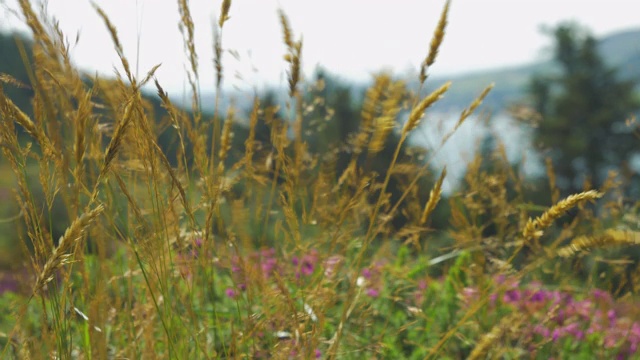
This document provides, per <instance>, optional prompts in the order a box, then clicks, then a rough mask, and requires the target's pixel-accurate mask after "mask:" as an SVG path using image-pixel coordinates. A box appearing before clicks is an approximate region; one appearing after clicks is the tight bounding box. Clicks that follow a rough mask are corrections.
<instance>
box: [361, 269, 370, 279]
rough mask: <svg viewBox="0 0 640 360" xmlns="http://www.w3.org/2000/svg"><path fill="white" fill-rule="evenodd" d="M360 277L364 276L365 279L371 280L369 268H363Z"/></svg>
mask: <svg viewBox="0 0 640 360" xmlns="http://www.w3.org/2000/svg"><path fill="white" fill-rule="evenodd" d="M362 276H364V278H365V279H367V280H368V279H371V269H369V268H364V269H362Z"/></svg>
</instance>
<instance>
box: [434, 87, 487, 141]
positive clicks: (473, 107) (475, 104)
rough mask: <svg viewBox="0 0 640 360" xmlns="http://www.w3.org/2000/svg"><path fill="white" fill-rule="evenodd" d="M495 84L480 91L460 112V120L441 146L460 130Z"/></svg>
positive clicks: (443, 139) (444, 138)
mask: <svg viewBox="0 0 640 360" xmlns="http://www.w3.org/2000/svg"><path fill="white" fill-rule="evenodd" d="M494 85H495V84H493V83H492V84H490V85H489V86H487V87H486V88H484V90H482V92H481V93H480V95H479V96H478V97H477V98H476V99H475V100H473V102H472V103H471V105H469V107H468V108H466V109H464V110H463V111H462V113H461V114H460V118H459V119H458V121H457V122H456V125H455V126H454V127H453V129H452V130H451V131H450V132H448V133H447V134H446V135H445V136H444V137H443V138H442V141H441V145H444V143H446V142H447V141H448V140H449V138H450V137H451V136H453V134H455V132H456V131H458V129H459V128H460V126H462V124H463V123H464V121H465V120H466V119H467V118H468V117H469V116H470V115H471V114H473V112H474V111H475V110H476V109H477V108H478V106H480V104H482V101H484V98H485V97H487V95H488V94H489V92H490V91H491V89H493V86H494Z"/></svg>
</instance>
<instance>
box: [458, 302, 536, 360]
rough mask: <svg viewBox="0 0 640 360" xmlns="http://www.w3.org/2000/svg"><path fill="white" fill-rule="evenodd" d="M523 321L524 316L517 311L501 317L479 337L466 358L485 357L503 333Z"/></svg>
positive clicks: (471, 359)
mask: <svg viewBox="0 0 640 360" xmlns="http://www.w3.org/2000/svg"><path fill="white" fill-rule="evenodd" d="M523 321H524V317H523V315H522V313H520V312H517V311H516V312H514V313H512V314H510V315H508V316H505V317H503V318H502V319H501V320H500V322H499V323H497V324H496V325H495V326H494V327H493V328H491V331H489V332H488V333H486V334H484V335H483V336H482V338H480V341H478V343H477V344H476V347H475V348H473V350H472V351H471V354H469V357H468V360H477V359H485V358H486V356H487V354H488V353H489V350H491V349H492V348H495V347H496V345H497V344H498V342H499V341H500V338H502V337H503V336H504V334H505V333H508V332H515V331H517V329H518V328H519V327H520V325H521V324H522V323H523Z"/></svg>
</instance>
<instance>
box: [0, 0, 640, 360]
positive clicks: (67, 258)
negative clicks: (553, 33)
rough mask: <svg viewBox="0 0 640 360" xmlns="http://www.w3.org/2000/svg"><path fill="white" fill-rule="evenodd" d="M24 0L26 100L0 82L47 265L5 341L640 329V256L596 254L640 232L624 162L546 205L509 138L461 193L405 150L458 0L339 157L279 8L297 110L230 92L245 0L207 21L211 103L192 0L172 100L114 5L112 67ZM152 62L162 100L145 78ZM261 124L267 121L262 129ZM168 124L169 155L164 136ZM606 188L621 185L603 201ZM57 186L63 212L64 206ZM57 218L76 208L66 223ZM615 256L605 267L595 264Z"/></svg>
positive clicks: (80, 343)
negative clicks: (93, 60) (423, 189)
mask: <svg viewBox="0 0 640 360" xmlns="http://www.w3.org/2000/svg"><path fill="white" fill-rule="evenodd" d="M19 3H20V9H19V10H20V12H21V13H22V15H23V16H24V18H25V20H26V23H27V25H28V26H29V28H30V29H31V31H32V35H33V40H34V42H33V49H32V51H33V63H27V64H25V65H26V66H27V68H28V69H29V71H30V79H31V84H30V86H31V87H32V89H33V91H34V97H33V112H32V113H33V116H32V117H30V116H29V115H27V113H28V112H27V111H26V109H19V108H18V107H17V106H15V104H14V103H13V102H12V101H11V99H9V98H8V97H7V96H6V95H5V93H4V92H3V87H7V86H12V84H13V81H12V79H11V78H10V77H8V76H3V77H2V78H0V80H2V83H1V84H0V114H1V116H2V121H1V122H0V147H1V149H2V153H3V157H4V160H3V161H6V162H7V163H8V164H9V166H10V168H11V170H12V171H13V175H14V177H15V184H16V186H15V189H14V194H15V201H16V202H17V204H18V206H19V208H20V209H21V210H22V212H21V214H22V217H21V222H20V228H21V229H24V231H18V232H16V234H19V236H20V241H21V244H22V247H23V248H24V252H25V253H27V254H29V259H30V264H29V267H30V270H31V274H32V278H30V279H29V281H31V283H32V284H33V285H32V286H30V289H31V290H30V291H29V292H28V293H27V294H26V296H17V295H16V296H15V297H7V298H6V299H8V300H6V299H5V300H3V301H4V303H3V304H5V305H7V308H9V307H10V308H11V314H12V316H11V317H10V318H7V319H2V321H0V324H2V325H3V326H5V328H2V329H0V330H1V331H3V332H2V333H0V339H3V344H4V345H3V347H2V358H20V359H22V358H24V359H29V358H34V359H43V358H61V359H70V358H78V359H93V358H95V359H119V358H133V359H139V358H145V359H146V358H171V359H196V358H206V359H209V358H276V359H281V358H282V359H285V358H331V359H334V358H340V359H344V358H358V359H359V358H464V357H470V358H474V359H477V358H485V357H487V356H488V357H491V358H495V357H526V355H527V354H529V355H530V356H532V357H540V358H549V357H551V356H562V357H566V356H569V354H577V355H576V356H582V357H584V358H591V357H590V356H594V355H595V356H596V357H601V358H602V357H607V356H614V355H622V356H625V355H628V354H632V353H634V352H635V351H636V346H637V344H638V343H640V325H638V323H636V322H634V321H635V320H636V318H637V314H636V313H635V312H634V311H630V310H629V308H626V307H625V306H626V305H625V304H627V301H628V300H629V299H631V297H627V300H625V299H622V300H618V299H614V298H613V297H612V296H611V295H610V293H612V294H614V295H616V296H618V297H621V298H622V295H623V294H624V293H626V292H629V290H631V292H633V291H635V286H636V284H637V275H638V272H637V269H635V268H633V269H631V270H629V268H628V267H627V268H624V269H623V268H622V267H621V266H618V265H619V264H618V265H616V263H615V262H614V260H611V259H608V260H607V258H605V257H603V256H602V254H605V255H606V254H610V253H606V252H603V253H597V256H591V255H589V253H590V251H591V249H594V248H606V247H610V246H612V245H622V246H630V245H631V246H633V245H637V243H638V241H639V237H640V235H639V234H640V233H638V231H637V224H635V225H634V224H633V223H629V222H625V220H624V219H629V217H633V216H634V212H633V210H632V209H629V208H626V207H624V206H623V205H621V204H622V203H621V200H620V199H619V198H617V197H616V196H615V194H616V190H615V189H616V185H615V184H614V182H615V181H614V180H613V179H615V174H614V175H612V181H611V182H609V183H608V185H607V187H606V188H603V189H599V191H596V190H588V191H587V189H585V192H583V193H580V194H575V195H572V196H569V197H567V198H566V199H564V200H561V199H559V197H558V196H557V195H554V196H553V203H552V204H551V205H552V206H550V207H548V208H547V207H543V208H542V209H543V210H544V211H543V212H542V213H541V214H539V216H536V215H535V214H536V213H537V211H538V210H539V208H540V206H537V205H540V203H541V202H542V201H541V200H540V199H536V200H538V202H537V203H536V204H530V203H529V202H530V199H529V198H527V196H528V195H527V194H530V193H531V190H530V187H529V184H528V183H527V182H526V179H524V178H523V176H522V175H521V174H520V173H519V169H518V168H514V167H513V166H511V165H509V164H508V161H507V160H506V155H505V153H504V149H503V148H502V147H501V146H498V147H496V148H495V149H494V150H493V152H492V153H491V154H487V156H489V157H488V158H482V157H477V158H476V159H475V160H474V161H473V162H472V163H470V164H469V167H468V172H467V174H466V176H465V179H464V185H463V190H462V191H461V192H460V193H457V194H454V195H452V196H450V197H449V198H448V199H446V200H447V201H444V200H445V199H443V198H442V184H443V181H445V179H446V176H447V173H446V169H440V170H439V171H438V173H439V177H438V179H437V181H436V182H435V183H434V184H433V187H432V188H431V189H429V190H428V191H427V193H428V194H429V196H428V197H426V198H424V197H420V196H417V194H418V191H419V188H418V187H419V186H420V185H421V184H423V182H422V180H423V179H424V177H425V175H426V174H427V173H428V171H429V166H430V163H429V162H428V161H427V162H426V163H419V162H410V161H405V160H404V159H406V158H405V157H401V156H400V155H401V152H402V149H403V146H404V145H405V143H406V142H407V139H408V138H409V136H410V135H411V133H412V132H413V131H414V130H415V129H416V128H417V127H418V126H419V123H420V122H421V121H423V120H424V118H425V113H428V110H429V108H430V106H432V105H433V104H434V103H436V102H437V101H438V100H439V99H440V98H441V97H442V96H444V95H446V92H447V91H448V90H449V88H450V86H451V83H447V84H445V85H443V86H442V87H440V88H438V89H436V90H434V91H433V92H431V93H429V94H426V95H423V91H422V90H423V86H424V85H425V83H427V81H428V75H429V74H428V71H429V68H430V67H431V65H433V64H434V63H435V61H436V58H437V54H438V52H439V48H440V45H441V44H442V42H443V41H444V37H445V34H446V26H447V16H448V9H449V2H446V4H445V6H444V9H443V11H442V13H441V16H440V19H439V21H438V22H437V25H436V29H435V32H434V35H433V38H432V40H431V42H430V47H429V49H428V51H427V56H426V57H425V59H424V61H423V62H422V63H421V64H419V66H420V75H419V78H418V79H417V80H418V82H419V89H414V91H413V92H412V91H410V89H408V88H407V85H406V84H405V83H404V82H402V81H400V80H397V79H395V78H394V77H393V76H392V75H390V74H380V75H377V76H376V77H375V78H374V81H373V84H372V86H371V88H370V89H369V90H368V91H367V92H366V95H365V99H364V103H363V108H362V111H361V122H360V128H359V130H358V132H357V133H356V134H353V136H352V137H351V138H349V140H348V141H347V142H346V143H344V144H339V149H348V152H347V153H350V154H351V159H350V160H349V161H348V163H347V164H348V165H347V166H346V167H345V168H344V170H343V171H341V172H339V173H338V172H337V171H336V169H337V167H336V166H335V164H336V161H337V155H336V154H337V153H338V150H337V149H336V151H331V152H329V153H327V154H313V153H311V152H310V151H309V149H308V145H307V143H306V141H305V137H304V136H303V129H308V130H309V129H310V130H312V131H313V128H312V127H310V126H309V124H308V123H307V121H308V119H307V113H306V112H305V111H304V109H305V108H306V107H307V106H308V105H310V104H308V103H307V101H308V100H307V98H306V97H305V96H304V95H305V86H303V85H304V84H305V79H304V76H303V74H302V71H301V62H302V61H303V55H304V53H303V46H302V44H303V43H302V40H301V38H300V40H298V37H296V35H295V32H294V29H292V28H291V26H290V25H289V22H288V19H287V16H286V15H285V13H284V12H280V14H279V15H280V22H281V25H282V29H283V39H284V43H285V45H286V51H287V53H286V54H285V60H286V63H285V64H284V65H286V66H287V67H288V70H287V75H288V100H287V103H286V108H285V114H286V117H287V118H286V119H285V121H278V120H276V119H275V118H274V116H273V114H274V113H275V112H276V109H274V108H272V107H265V106H264V105H263V104H262V103H261V102H260V100H259V99H258V98H257V97H256V99H255V100H254V102H253V108H252V109H251V110H250V111H249V113H248V115H245V114H244V113H243V112H242V111H240V109H236V108H234V107H233V106H231V107H229V108H228V109H227V110H226V114H222V113H220V111H219V109H218V106H219V104H220V102H221V97H223V96H224V93H223V91H222V85H221V84H222V82H223V76H224V68H223V66H222V64H223V62H222V56H223V54H224V53H225V50H224V47H223V45H222V44H223V42H222V40H223V29H224V25H225V23H226V22H227V21H236V19H235V18H233V20H230V19H231V18H232V17H231V16H230V14H232V12H233V5H232V4H231V1H223V3H222V8H221V9H220V17H219V21H218V22H217V23H216V25H215V36H214V42H215V43H214V44H213V46H214V49H215V59H214V66H215V70H216V79H215V81H216V84H215V86H216V89H217V91H216V100H215V106H216V111H215V113H214V114H213V115H211V116H208V115H206V114H205V113H204V112H203V111H202V108H201V107H202V104H201V101H200V92H199V89H200V81H201V79H200V76H199V74H198V55H197V53H196V50H195V40H194V32H195V25H194V23H193V21H192V20H191V15H190V11H189V6H188V2H186V1H179V9H180V17H181V23H180V30H181V31H182V34H183V36H184V41H185V44H186V46H185V48H186V52H187V54H186V55H187V57H188V59H189V67H188V69H187V77H188V79H189V80H188V81H189V85H190V89H191V93H192V95H193V97H192V108H191V111H190V112H187V111H184V110H182V109H180V108H178V107H177V106H175V105H174V104H173V103H172V102H171V100H170V97H169V95H168V93H167V92H166V91H165V90H164V89H163V88H162V84H160V83H159V82H158V81H157V80H156V79H155V77H154V72H155V71H156V69H157V67H154V68H152V69H149V71H148V73H147V74H146V75H145V76H144V77H143V78H141V79H139V78H136V76H134V75H133V74H134V72H133V71H132V70H131V68H130V64H129V61H128V60H127V57H126V54H125V53H124V51H123V48H122V46H121V45H120V41H119V38H118V33H117V29H115V27H114V26H113V25H112V24H111V22H110V20H109V16H110V15H109V14H106V13H105V12H104V11H102V10H101V9H100V8H99V7H98V6H96V7H95V9H96V11H97V12H98V14H99V15H100V17H101V19H102V20H103V22H104V24H105V26H106V28H107V30H108V31H109V32H110V34H111V37H112V40H113V45H114V47H115V50H116V52H117V54H118V56H119V57H120V60H121V63H120V65H119V66H118V70H119V74H118V76H117V77H116V78H115V79H112V80H106V79H102V78H91V79H88V78H87V77H86V75H83V74H81V73H80V72H79V71H78V69H77V68H75V67H74V66H73V65H72V62H71V61H70V59H69V56H68V49H67V47H66V46H67V45H66V44H67V41H66V38H65V36H64V34H62V32H61V31H60V30H59V28H58V27H57V23H55V22H52V21H51V20H50V19H49V18H48V17H47V16H46V14H44V13H38V12H36V11H35V10H34V9H33V8H32V7H31V4H30V2H28V1H26V0H24V1H20V2H19ZM237 20H238V21H241V19H237ZM152 81H153V83H154V84H155V87H156V90H157V95H158V97H159V99H160V100H161V102H162V105H163V107H164V109H165V110H166V114H165V116H164V117H163V118H162V119H157V117H156V114H154V113H153V111H152V107H151V106H150V104H149V103H148V102H147V100H145V97H144V96H143V93H142V91H141V88H142V87H143V86H144V85H145V84H148V83H151V82H152ZM490 90H491V86H488V87H487V88H486V89H485V90H484V91H482V92H481V93H480V94H479V96H478V98H477V99H475V100H474V101H473V102H472V103H471V104H470V105H469V107H468V108H467V109H465V110H464V111H463V112H462V113H461V115H460V118H459V121H458V123H457V124H456V125H455V128H454V129H452V132H453V131H455V130H456V129H457V128H459V127H460V126H463V124H464V121H465V119H467V118H468V117H469V116H470V115H472V113H473V112H474V111H476V109H477V108H478V107H479V106H480V105H481V102H482V100H483V99H484V98H485V96H486V95H487V94H488V92H489V91H490ZM405 115H406V116H405ZM244 117H248V119H244ZM404 118H406V120H404V122H403V119H404ZM239 120H242V121H239ZM245 120H246V121H245ZM241 122H242V123H247V124H249V129H248V135H247V137H246V139H244V149H240V150H241V151H243V156H240V157H237V158H234V157H231V156H230V152H232V151H237V150H238V149H233V148H232V146H231V144H232V141H231V140H232V138H233V136H234V133H233V132H234V129H235V127H234V124H235V123H241ZM259 124H261V125H264V126H267V127H268V128H269V132H270V143H269V144H260V143H258V141H257V140H256V131H257V130H256V129H257V127H258V126H259ZM16 125H17V127H16ZM394 131H396V132H397V133H399V136H400V137H399V139H400V140H399V141H398V142H397V145H396V148H395V149H394V150H393V157H392V159H391V161H390V165H389V168H388V169H387V171H386V172H385V173H383V174H380V175H379V176H376V174H373V173H371V172H370V171H366V169H365V167H366V163H367V162H371V161H375V160H376V155H377V154H378V153H379V152H380V151H382V150H383V149H384V148H385V147H386V146H389V142H388V141H387V139H388V137H389V136H390V135H391V134H392V133H393V132H394ZM19 133H25V135H24V136H29V142H25V141H21V139H20V138H19V135H18V134H19ZM167 133H169V134H170V135H171V136H172V138H173V139H175V144H177V145H176V146H177V151H176V153H175V158H170V157H169V155H168V153H167V152H166V151H165V149H163V148H162V147H161V146H160V142H159V139H160V137H161V136H166V135H167ZM20 136H22V135H20ZM449 138H450V134H448V135H447V136H445V138H443V140H442V144H441V145H443V144H444V143H445V142H446V141H448V139H449ZM340 151H342V150H340ZM436 151H437V150H436ZM363 157H365V158H366V161H362V158H363ZM550 174H551V177H550V178H551V179H553V177H552V176H553V171H552V169H551V170H550ZM400 177H403V179H405V180H406V181H402V182H396V183H398V184H400V185H398V188H399V191H400V196H398V197H391V195H390V189H389V188H390V183H391V182H392V180H393V179H395V178H400ZM36 179H37V180H36ZM553 184H554V182H553V181H551V187H552V190H553V187H554V185H553ZM605 193H610V194H613V195H611V196H609V197H608V198H605V199H602V200H599V201H600V203H599V204H600V206H597V207H594V206H590V205H589V203H592V202H594V201H596V200H597V199H599V198H602V197H603V196H604V194H605ZM38 194H41V196H40V195H38ZM554 194H555V192H554ZM604 201H606V203H605V204H603V202H604ZM440 206H448V209H450V210H449V214H448V216H449V223H450V228H449V229H448V230H447V231H445V232H443V231H440V232H435V231H433V229H431V228H430V220H431V216H432V215H433V214H434V211H437V208H438V207H440ZM60 208H62V209H63V213H64V215H65V216H54V212H56V211H59V210H57V209H60ZM401 213H402V215H403V216H404V217H405V218H406V219H407V221H406V224H404V225H403V226H402V227H401V228H395V227H394V226H392V225H391V220H392V219H393V218H394V217H395V216H398V215H399V214H401ZM568 213H569V215H567V214H568ZM563 217H564V218H567V219H568V220H566V221H565V222H564V223H563V224H562V226H554V223H556V222H557V221H558V220H560V219H561V218H563ZM636 219H637V218H636ZM56 222H64V224H63V226H62V227H63V228H65V227H66V230H65V231H64V234H63V235H62V237H60V238H59V239H55V238H54V236H53V233H54V232H55V231H54V229H55V228H59V227H60V224H56ZM604 262H609V264H611V265H610V266H609V267H607V268H606V269H607V270H608V271H610V272H609V273H603V274H600V273H599V271H601V270H602V266H601V264H602V263H604ZM621 269H623V270H624V271H627V273H624V274H623V273H622V272H621V271H617V272H616V270H621ZM575 271H579V272H580V273H581V274H582V275H581V276H573V275H572V272H575ZM625 274H627V275H628V276H627V277H624V275H625ZM584 279H587V281H583V280H584ZM606 284H617V285H619V286H618V287H617V288H614V287H610V288H609V289H606V286H605V285H606ZM597 286H600V287H603V288H605V290H607V291H602V290H599V289H598V288H597ZM9 303H10V305H9ZM7 311H9V310H8V309H7ZM3 312H4V310H3ZM585 313H586V315H585ZM612 337H613V339H612ZM572 356H573V355H572Z"/></svg>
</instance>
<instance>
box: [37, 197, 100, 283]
mask: <svg viewBox="0 0 640 360" xmlns="http://www.w3.org/2000/svg"><path fill="white" fill-rule="evenodd" d="M103 210H104V206H103V205H98V206H96V207H95V208H94V209H93V210H90V211H87V212H85V213H84V214H82V215H81V216H80V217H78V218H76V219H75V220H74V221H73V223H71V226H69V227H68V228H67V230H66V231H65V232H64V235H62V237H60V241H59V243H58V247H56V248H55V250H54V251H53V254H51V257H50V258H49V260H47V262H46V263H45V265H44V267H43V268H42V271H40V274H39V275H38V277H37V278H36V284H35V286H34V290H33V292H34V294H35V293H37V292H39V291H40V290H41V289H42V288H43V287H44V286H45V285H46V284H47V283H49V282H50V281H51V280H53V276H54V274H55V272H56V271H57V270H58V269H59V268H60V267H62V266H64V265H65V264H68V263H69V262H70V258H71V254H70V250H71V249H72V248H73V246H74V245H75V244H76V242H77V241H78V240H79V239H80V238H81V237H82V236H83V235H84V234H85V232H86V229H87V227H88V226H89V224H91V222H93V221H94V220H95V219H96V218H97V217H98V215H100V213H101V212H102V211H103Z"/></svg>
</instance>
